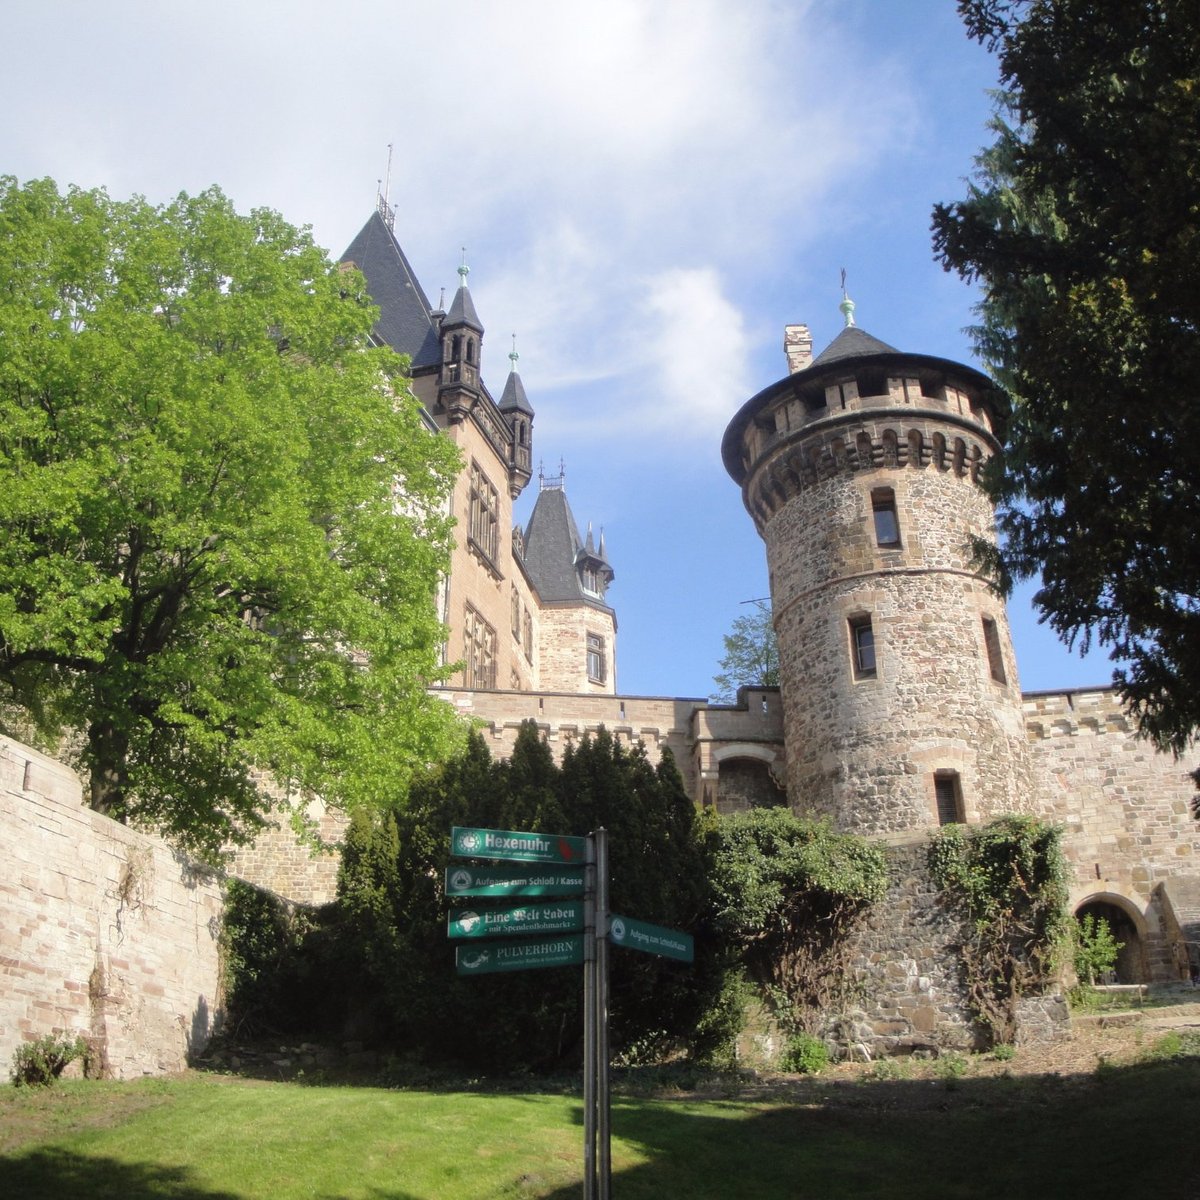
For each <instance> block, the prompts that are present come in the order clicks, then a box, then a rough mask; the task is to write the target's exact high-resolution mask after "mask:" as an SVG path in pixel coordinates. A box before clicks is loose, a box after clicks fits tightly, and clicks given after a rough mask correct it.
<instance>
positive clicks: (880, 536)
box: [871, 488, 900, 549]
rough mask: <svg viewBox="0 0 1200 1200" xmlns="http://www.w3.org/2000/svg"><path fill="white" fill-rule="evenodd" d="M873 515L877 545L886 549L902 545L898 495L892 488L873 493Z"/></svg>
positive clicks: (878, 489) (876, 489)
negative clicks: (897, 507)
mask: <svg viewBox="0 0 1200 1200" xmlns="http://www.w3.org/2000/svg"><path fill="white" fill-rule="evenodd" d="M871 513H872V515H873V517H874V518H875V544H876V545H877V546H880V547H883V548H884V549H892V548H895V547H898V546H899V545H900V521H899V519H898V518H897V516H896V493H895V492H894V491H892V489H891V488H875V489H874V490H873V491H872V492H871Z"/></svg>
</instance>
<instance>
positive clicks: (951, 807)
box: [933, 771, 965, 825]
mask: <svg viewBox="0 0 1200 1200" xmlns="http://www.w3.org/2000/svg"><path fill="white" fill-rule="evenodd" d="M933 794H934V799H935V800H936V801H937V818H938V824H939V825H961V824H963V822H964V820H965V818H964V816H963V802H962V788H961V787H960V786H959V781H958V772H957V771H938V773H937V774H936V775H934V777H933Z"/></svg>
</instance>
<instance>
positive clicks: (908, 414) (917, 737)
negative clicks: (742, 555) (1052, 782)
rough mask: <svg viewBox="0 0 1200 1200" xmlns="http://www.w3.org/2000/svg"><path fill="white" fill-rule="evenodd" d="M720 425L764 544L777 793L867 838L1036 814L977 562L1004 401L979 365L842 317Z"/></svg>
mask: <svg viewBox="0 0 1200 1200" xmlns="http://www.w3.org/2000/svg"><path fill="white" fill-rule="evenodd" d="M842 310H843V313H844V314H845V318H846V327H845V328H844V329H843V330H842V331H841V333H839V335H838V336H837V337H836V338H835V339H834V341H833V342H832V343H831V344H830V345H829V346H828V347H827V348H826V349H825V350H824V351H823V352H822V353H821V354H820V355H819V356H818V357H817V358H816V359H813V358H812V352H811V346H812V339H811V337H809V335H808V330H807V329H806V328H805V327H804V326H790V327H789V328H788V331H787V333H786V336H785V351H786V352H787V357H788V365H789V371H790V373H789V374H788V376H787V377H786V378H784V379H782V380H780V381H779V382H778V383H775V384H772V385H771V386H770V387H768V388H766V389H764V390H763V391H761V392H760V393H759V394H758V395H757V396H755V397H754V398H753V399H751V400H749V401H748V402H747V403H746V404H745V405H744V406H743V407H742V408H741V410H740V411H739V412H738V414H737V415H736V416H735V417H734V419H733V421H732V422H731V423H730V425H729V428H728V429H727V430H726V433H725V439H724V443H723V446H722V454H723V457H724V461H725V466H726V469H727V470H728V471H729V473H730V475H731V476H732V477H733V478H734V480H735V481H736V482H737V483H738V484H740V485H741V488H742V496H743V500H744V502H745V505H746V508H747V510H748V511H749V513H750V515H751V517H752V518H753V519H754V523H755V525H756V526H757V528H758V531H759V533H760V534H761V536H762V538H763V540H764V541H765V542H766V547H767V561H768V566H769V569H770V587H771V599H772V608H773V619H774V625H775V629H776V632H777V634H778V639H779V652H780V666H781V686H782V694H783V711H784V738H785V744H786V749H787V779H788V797H789V801H790V803H791V805H792V807H793V808H794V809H796V810H797V811H800V812H805V813H810V814H813V815H824V816H828V817H829V818H830V819H831V820H832V821H833V822H834V824H835V825H836V826H837V827H838V828H841V829H844V830H849V831H854V832H858V833H864V834H899V833H912V832H918V831H922V830H927V829H929V828H931V827H934V826H937V825H938V824H945V823H947V822H951V821H963V820H965V821H979V820H987V819H990V818H991V817H993V816H996V815H999V814H1000V813H1010V812H1028V811H1030V810H1031V807H1032V805H1033V797H1032V794H1031V791H1032V789H1031V786H1030V775H1029V767H1028V751H1027V746H1026V740H1025V730H1024V724H1023V720H1022V713H1021V694H1020V689H1019V686H1018V682H1017V671H1016V663H1015V661H1014V658H1013V652H1012V645H1011V641H1010V637H1009V630H1008V620H1007V617H1006V615H1005V611H1004V606H1003V603H1002V602H1001V601H1000V600H999V599H998V598H997V597H996V596H995V595H994V594H993V593H992V592H991V591H990V590H989V588H988V585H987V583H986V582H985V580H984V578H983V576H982V575H981V573H980V571H979V570H978V568H977V567H976V565H975V563H974V559H973V555H972V543H973V540H974V539H979V538H982V539H992V538H993V537H994V520H993V511H992V506H991V504H990V502H989V501H988V499H987V497H986V496H985V495H984V493H983V491H982V490H981V489H980V487H979V486H978V474H979V470H980V467H981V466H982V464H983V462H984V461H985V460H986V459H987V457H988V456H989V455H990V454H992V453H993V452H994V451H995V450H996V449H998V441H997V434H998V433H999V431H1000V430H1001V427H1002V422H1003V421H1004V419H1005V416H1006V413H1007V408H1006V406H1005V401H1004V399H1003V397H1002V395H1001V394H1000V393H998V392H997V390H996V389H995V388H994V386H993V384H992V383H991V381H990V380H989V379H988V378H987V377H986V376H984V375H982V374H980V373H979V372H978V371H975V370H973V369H972V368H970V367H966V366H963V365H961V364H959V363H955V362H951V361H949V360H946V359H942V358H933V357H930V356H927V355H920V354H905V353H902V352H900V351H898V350H895V349H893V348H892V347H891V346H888V345H885V344H884V343H883V342H881V341H879V340H878V339H876V338H874V337H872V336H871V335H870V334H868V333H866V332H865V331H864V330H862V329H859V328H858V327H857V326H856V325H855V324H854V317H853V311H854V305H853V303H852V302H851V301H850V300H848V299H847V300H845V301H844V302H843V304H842Z"/></svg>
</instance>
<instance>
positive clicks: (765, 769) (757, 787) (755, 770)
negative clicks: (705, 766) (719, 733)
mask: <svg viewBox="0 0 1200 1200" xmlns="http://www.w3.org/2000/svg"><path fill="white" fill-rule="evenodd" d="M719 771H720V774H719V775H718V776H717V812H719V813H733V812H745V811H746V810H747V809H751V808H776V807H782V806H783V805H785V804H787V792H785V791H784V790H783V788H781V787H780V786H779V782H778V781H777V780H776V779H775V776H774V775H772V774H771V767H770V764H768V763H765V762H763V761H762V759H758V758H725V759H722V760H721V763H720V767H719Z"/></svg>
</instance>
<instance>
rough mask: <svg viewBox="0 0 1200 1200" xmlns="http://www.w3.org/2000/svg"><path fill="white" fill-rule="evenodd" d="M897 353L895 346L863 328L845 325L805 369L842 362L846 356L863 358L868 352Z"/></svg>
mask: <svg viewBox="0 0 1200 1200" xmlns="http://www.w3.org/2000/svg"><path fill="white" fill-rule="evenodd" d="M899 353H900V351H899V350H897V349H896V347H895V346H889V345H888V344H887V343H886V342H881V341H880V340H879V339H878V338H877V337H872V336H871V335H870V334H869V333H868V332H867V331H866V330H865V329H859V327H858V326H857V325H847V326H846V328H845V329H843V330H842V332H841V333H839V334H838V335H837V337H835V338H834V339H833V341H832V342H830V343H829V345H828V346H826V347H825V349H824V350H822V351H821V353H820V354H818V355H817V357H816V358H814V359H813V361H812V362H811V363H809V365H808V367H807V368H805V369H806V370H809V371H811V370H812V369H813V368H814V367H827V366H829V364H830V363H835V362H842V361H843V360H845V359H847V358H864V357H865V356H866V355H868V354H899Z"/></svg>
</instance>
